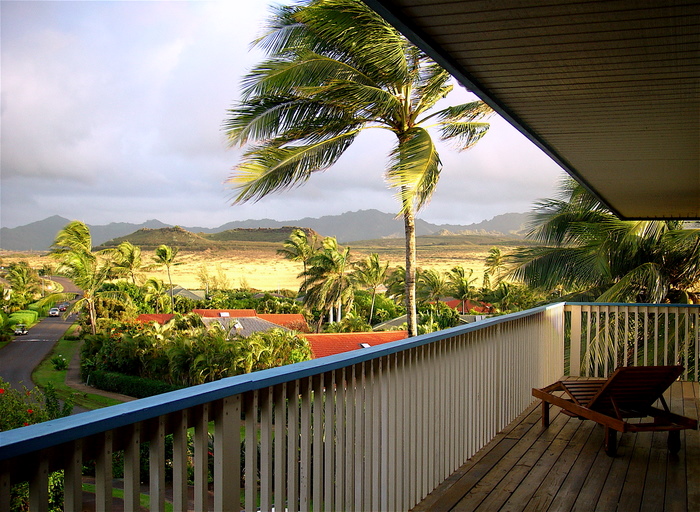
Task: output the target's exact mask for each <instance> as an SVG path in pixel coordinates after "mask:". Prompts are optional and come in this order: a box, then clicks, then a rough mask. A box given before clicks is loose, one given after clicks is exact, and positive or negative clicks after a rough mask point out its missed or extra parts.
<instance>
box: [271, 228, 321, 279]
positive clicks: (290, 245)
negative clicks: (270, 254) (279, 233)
mask: <svg viewBox="0 0 700 512" xmlns="http://www.w3.org/2000/svg"><path fill="white" fill-rule="evenodd" d="M317 251H318V239H317V236H316V233H312V234H311V236H309V234H307V233H306V231H304V230H303V229H295V230H294V231H292V234H291V235H289V238H288V239H287V240H285V241H284V246H283V248H282V249H278V250H277V254H280V255H282V256H284V257H285V258H286V259H288V260H291V261H301V262H302V263H303V265H304V271H303V274H304V275H305V274H306V271H307V268H308V262H309V259H310V258H311V257H312V256H313V255H314V254H316V252H317ZM301 287H302V288H305V287H306V282H304V283H302V285H301Z"/></svg>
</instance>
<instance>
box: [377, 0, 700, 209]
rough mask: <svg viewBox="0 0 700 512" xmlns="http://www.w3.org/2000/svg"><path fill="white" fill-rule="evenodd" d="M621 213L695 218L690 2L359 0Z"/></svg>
mask: <svg viewBox="0 0 700 512" xmlns="http://www.w3.org/2000/svg"><path fill="white" fill-rule="evenodd" d="M365 1H366V3H367V4H368V5H370V7H372V8H374V9H375V10H376V11H377V12H378V13H379V14H380V15H382V16H383V17H384V18H385V19H387V21H389V22H390V23H392V24H394V25H395V26H396V27H397V28H398V29H399V30H401V31H402V32H403V33H404V34H405V35H406V36H407V37H408V38H409V39H411V40H412V41H413V42H414V43H415V44H417V45H418V46H420V47H421V48H423V49H424V50H425V51H426V52H428V53H429V54H430V55H431V56H432V57H433V58H435V59H436V60H437V61H438V62H440V64H442V65H443V66H445V67H446V68H447V69H448V70H449V71H450V72H451V73H452V74H453V75H454V76H455V77H456V78H457V79H458V80H460V81H461V82H462V83H463V84H464V85H465V86H466V87H468V88H469V89H470V90H472V91H474V92H475V93H476V94H477V95H479V96H480V97H481V98H482V99H484V100H485V101H487V102H488V103H489V104H490V105H491V106H493V107H494V108H495V109H496V110H497V111H498V112H499V113H500V114H501V115H503V117H505V118H506V119H507V120H508V121H509V122H511V123H512V124H513V125H514V126H515V127H516V128H518V129H519V130H520V131H521V132H522V133H524V134H525V135H526V136H527V137H528V138H529V139H530V140H532V141H533V142H534V143H535V144H537V145H538V146H539V147H540V148H542V149H543V150H544V151H545V152H546V153H547V154H549V155H550V156H551V157H552V158H553V159H554V160H555V161H557V162H558V163H559V164H560V165H561V166H562V167H563V168H564V169H565V170H566V171H567V172H569V174H571V175H572V176H574V177H576V178H577V179H578V180H579V181H581V182H582V183H583V184H584V185H586V186H587V187H588V188H589V189H590V190H591V191H592V192H593V193H594V194H596V195H597V196H598V197H599V198H600V199H601V200H602V201H604V202H605V203H606V204H607V205H608V206H609V207H610V208H611V209H612V210H613V211H615V212H616V213H617V214H618V215H619V216H620V217H622V218H630V219H632V218H634V219H637V218H639V219H653V218H684V219H698V218H700V151H699V147H700V3H698V2H693V1H690V2H683V1H679V0H670V1H664V2H658V1H651V0H647V1H644V0H624V1H591V2H573V1H566V0H551V1H546V2H545V1H542V0H521V1H509V2H496V1H493V0H488V1H487V0H478V1H431V0H365Z"/></svg>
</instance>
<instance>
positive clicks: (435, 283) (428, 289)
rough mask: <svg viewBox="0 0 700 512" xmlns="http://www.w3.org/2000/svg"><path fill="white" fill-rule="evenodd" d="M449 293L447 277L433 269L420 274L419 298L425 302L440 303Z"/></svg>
mask: <svg viewBox="0 0 700 512" xmlns="http://www.w3.org/2000/svg"><path fill="white" fill-rule="evenodd" d="M448 292H449V286H448V284H447V280H446V279H445V275H444V274H443V273H442V272H438V271H437V270H434V269H432V268H429V269H427V270H423V271H422V272H419V273H418V296H419V297H420V298H421V299H422V300H423V301H424V302H438V301H439V300H440V297H444V296H445V295H447V294H448Z"/></svg>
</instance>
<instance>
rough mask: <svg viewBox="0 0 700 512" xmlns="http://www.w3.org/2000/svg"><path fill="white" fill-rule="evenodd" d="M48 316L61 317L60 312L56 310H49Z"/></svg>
mask: <svg viewBox="0 0 700 512" xmlns="http://www.w3.org/2000/svg"><path fill="white" fill-rule="evenodd" d="M49 316H61V312H60V311H59V309H58V308H51V309H49Z"/></svg>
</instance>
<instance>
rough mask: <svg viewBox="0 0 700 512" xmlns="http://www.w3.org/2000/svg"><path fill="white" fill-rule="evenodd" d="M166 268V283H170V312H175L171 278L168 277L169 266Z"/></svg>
mask: <svg viewBox="0 0 700 512" xmlns="http://www.w3.org/2000/svg"><path fill="white" fill-rule="evenodd" d="M167 269H168V283H170V312H171V313H175V297H173V279H172V277H170V266H168V267H167Z"/></svg>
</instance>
